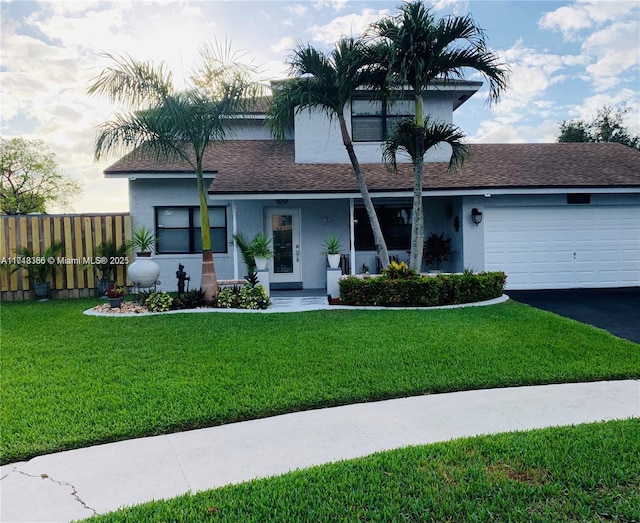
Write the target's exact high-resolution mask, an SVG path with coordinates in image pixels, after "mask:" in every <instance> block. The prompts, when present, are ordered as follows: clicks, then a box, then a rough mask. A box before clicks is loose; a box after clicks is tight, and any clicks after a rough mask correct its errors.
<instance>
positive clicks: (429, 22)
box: [371, 2, 508, 271]
mask: <svg viewBox="0 0 640 523" xmlns="http://www.w3.org/2000/svg"><path fill="white" fill-rule="evenodd" d="M371 32H372V33H373V36H374V37H376V38H378V39H379V40H380V41H381V42H382V43H383V44H385V47H382V49H383V53H382V54H381V56H380V57H379V59H380V61H381V63H383V64H386V66H387V67H388V80H389V82H390V83H391V85H395V86H396V88H397V89H398V90H402V89H405V88H406V87H407V86H408V87H409V88H410V89H411V91H412V94H413V96H414V98H415V103H416V112H415V143H416V146H415V158H414V162H413V174H414V196H413V226H412V229H411V256H410V267H411V268H412V269H413V270H416V271H417V270H419V268H420V265H421V263H422V244H423V241H424V210H423V205H422V182H423V162H424V153H425V150H426V149H425V142H424V138H425V133H424V122H425V117H424V108H423V96H424V95H426V94H427V87H428V85H429V84H430V83H431V82H433V81H434V80H436V79H440V80H444V81H445V82H446V81H449V80H455V79H464V77H465V71H466V70H468V69H471V70H475V71H477V72H479V73H480V74H481V75H482V76H483V77H484V78H485V79H486V80H488V82H489V98H488V101H489V102H490V103H491V102H494V101H497V100H498V99H499V97H500V95H501V93H502V91H503V90H504V89H506V88H507V83H508V72H507V69H506V68H505V67H504V66H503V65H502V64H500V63H499V61H498V56H497V54H496V53H494V52H492V51H490V50H489V49H488V47H487V43H486V39H485V35H484V32H483V31H482V29H481V28H480V27H479V26H478V25H476V23H475V22H474V20H473V18H472V17H471V16H469V15H468V16H463V17H461V16H451V17H447V18H443V19H440V20H436V19H435V18H434V17H433V16H432V15H431V12H430V10H429V9H428V8H427V7H425V6H424V4H423V3H422V2H407V3H405V4H403V5H401V6H400V13H399V14H398V15H397V16H394V17H388V18H384V19H382V20H380V21H378V22H376V23H374V24H373V25H372V28H371Z"/></svg>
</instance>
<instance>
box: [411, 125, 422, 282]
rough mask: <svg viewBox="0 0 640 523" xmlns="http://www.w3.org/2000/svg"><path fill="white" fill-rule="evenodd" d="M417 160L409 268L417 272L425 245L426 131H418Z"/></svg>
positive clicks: (414, 168)
mask: <svg viewBox="0 0 640 523" xmlns="http://www.w3.org/2000/svg"><path fill="white" fill-rule="evenodd" d="M416 151H417V153H416V158H415V161H414V164H413V214H412V218H413V225H412V227H411V255H410V257H409V267H410V268H411V269H413V270H414V271H416V272H420V270H421V269H422V247H423V244H424V208H423V206H422V179H423V167H424V129H423V128H418V129H416Z"/></svg>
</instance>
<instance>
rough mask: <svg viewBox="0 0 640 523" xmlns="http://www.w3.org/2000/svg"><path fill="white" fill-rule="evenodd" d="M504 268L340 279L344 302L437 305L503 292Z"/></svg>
mask: <svg viewBox="0 0 640 523" xmlns="http://www.w3.org/2000/svg"><path fill="white" fill-rule="evenodd" d="M506 279H507V277H506V275H505V273H503V272H481V273H478V274H471V273H462V274H437V275H434V276H416V277H413V278H398V279H395V278H388V277H385V276H374V277H371V278H359V277H356V276H349V277H347V278H344V279H342V280H340V282H339V285H340V301H341V303H342V304H343V305H378V306H386V307H434V306H437V305H453V304H456V303H471V302H477V301H485V300H491V299H493V298H498V297H500V296H502V293H503V291H504V284H505V282H506Z"/></svg>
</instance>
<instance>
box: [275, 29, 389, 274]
mask: <svg viewBox="0 0 640 523" xmlns="http://www.w3.org/2000/svg"><path fill="white" fill-rule="evenodd" d="M371 56H372V53H371V52H370V49H369V48H368V46H367V45H366V44H365V43H364V42H363V41H362V40H360V39H354V38H342V39H340V40H339V41H338V42H337V43H336V45H335V47H334V48H333V50H332V51H331V52H329V53H327V54H324V53H323V52H321V51H318V50H317V49H315V48H314V47H312V46H311V45H306V46H302V45H301V46H298V47H297V48H296V49H295V50H294V51H293V54H292V57H291V58H290V60H289V65H290V67H291V72H292V74H293V78H290V79H288V80H285V81H284V82H283V83H282V84H281V85H279V86H278V87H277V88H276V89H275V90H274V93H273V103H272V106H271V109H270V111H269V118H268V122H269V124H270V126H271V129H272V131H273V134H274V136H276V137H277V138H283V137H284V136H285V134H286V131H287V130H289V129H290V128H291V115H292V114H293V113H294V111H295V112H296V113H298V112H301V111H304V110H307V109H312V108H317V109H320V110H321V111H323V112H324V113H325V114H326V115H328V117H329V118H330V119H334V118H335V119H337V120H338V124H339V126H340V132H341V135H342V142H343V144H344V147H345V149H346V150H347V154H348V155H349V160H350V162H351V166H352V167H353V172H354V174H355V176H356V181H357V183H358V188H359V190H360V195H361V196H362V201H363V203H364V206H365V209H366V211H367V214H368V216H369V221H370V222H371V228H372V231H373V237H374V241H375V244H376V250H377V252H378V258H379V259H380V263H381V264H382V266H383V267H386V266H387V265H389V252H388V250H387V245H386V242H385V239H384V236H383V235H382V229H381V228H380V222H379V221H378V216H377V214H376V211H375V208H374V206H373V201H372V200H371V195H370V194H369V189H368V188H367V183H366V181H365V179H364V175H363V174H362V169H361V168H360V162H359V161H358V158H357V156H356V153H355V150H354V148H353V141H352V140H351V135H350V134H349V129H348V128H347V124H346V121H345V117H344V108H345V106H346V104H347V103H349V101H350V100H351V96H352V94H353V92H354V91H355V90H356V89H357V88H359V87H370V86H372V85H379V84H380V83H382V82H381V81H380V78H379V77H380V76H381V71H380V69H379V67H378V66H377V64H375V63H372V61H371ZM383 73H386V72H383ZM382 76H386V74H382ZM376 77H377V78H376Z"/></svg>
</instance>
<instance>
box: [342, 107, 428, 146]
mask: <svg viewBox="0 0 640 523" xmlns="http://www.w3.org/2000/svg"><path fill="white" fill-rule="evenodd" d="M415 114H416V109H415V101H414V100H413V99H410V100H403V99H399V100H394V101H393V102H387V103H385V102H383V100H380V99H377V100H376V99H365V98H354V99H353V100H352V101H351V135H352V138H353V141H354V142H381V141H382V140H384V139H385V138H386V137H387V136H388V134H389V132H390V131H391V130H392V129H393V125H394V124H396V123H397V122H399V121H401V120H404V119H405V118H413V117H414V116H415Z"/></svg>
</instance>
